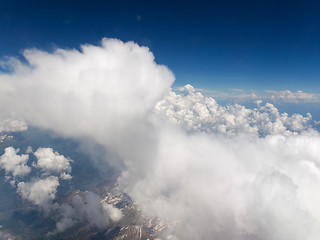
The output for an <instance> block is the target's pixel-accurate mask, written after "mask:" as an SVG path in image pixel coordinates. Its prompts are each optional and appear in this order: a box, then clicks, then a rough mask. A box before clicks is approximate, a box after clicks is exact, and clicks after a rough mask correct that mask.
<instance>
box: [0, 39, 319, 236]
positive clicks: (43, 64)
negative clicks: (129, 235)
mask: <svg viewBox="0 0 320 240" xmlns="http://www.w3.org/2000/svg"><path fill="white" fill-rule="evenodd" d="M24 56H25V58H26V61H27V64H24V63H21V62H18V61H12V63H11V64H12V68H13V72H12V73H9V74H2V75H0V89H1V97H0V98H1V100H2V101H5V102H7V103H8V104H7V105H5V106H1V107H0V110H1V111H2V112H3V114H7V115H8V116H11V115H10V114H11V112H12V111H14V112H15V116H17V117H19V118H22V119H25V120H26V121H27V122H28V124H30V125H34V126H37V127H40V128H47V129H48V128H49V129H51V130H53V131H55V132H56V133H58V134H60V135H62V136H67V137H77V138H81V139H88V140H89V141H90V142H91V141H94V142H96V143H98V144H102V145H103V146H104V147H105V148H106V150H107V151H106V152H108V153H109V155H107V156H106V160H107V161H112V162H113V163H115V164H118V165H119V168H120V170H121V176H120V177H119V180H118V181H119V182H118V183H119V184H120V187H121V188H122V189H123V191H125V192H126V193H127V194H129V195H130V197H131V198H132V199H133V200H134V201H135V202H136V203H137V204H138V205H139V207H140V208H141V209H142V210H143V211H144V212H145V214H147V215H151V216H158V217H160V218H161V219H163V220H164V221H166V222H167V223H169V224H170V226H171V230H172V231H171V232H170V233H168V234H169V235H170V234H172V235H174V236H175V238H176V239H236V240H241V239H262V240H277V239H292V240H295V239H296V240H300V239H307V240H313V239H315V240H316V239H318V236H319V234H320V232H319V229H320V210H319V207H318V202H319V200H320V195H319V194H318V186H319V184H320V182H319V181H320V168H319V166H320V158H319V156H320V152H319V150H318V149H319V148H318V146H319V144H320V136H319V133H318V132H317V131H315V130H312V129H310V121H311V115H307V116H302V115H300V114H295V115H292V116H289V115H288V114H286V113H279V111H278V109H277V108H276V107H275V106H274V105H272V104H270V103H266V104H264V105H263V104H262V103H261V102H260V101H258V102H257V107H256V108H254V109H248V108H246V107H244V106H241V105H238V104H236V105H230V106H227V107H223V106H220V105H218V104H217V102H216V101H215V100H214V99H212V98H209V97H204V96H203V95H202V94H201V93H199V92H197V91H195V90H194V88H193V87H192V86H190V85H187V86H185V87H183V88H182V89H181V91H182V93H181V94H176V93H174V92H172V91H171V90H170V87H171V84H172V82H173V80H174V77H173V74H172V73H171V72H170V71H169V70H168V69H167V68H166V67H164V66H160V65H157V64H156V63H155V62H154V57H153V55H152V53H151V52H150V51H149V50H148V49H147V48H145V47H139V46H138V45H137V44H134V43H132V42H129V43H123V42H121V41H119V40H114V39H104V40H103V41H102V44H101V46H92V45H84V46H82V48H81V51H78V50H63V49H57V50H56V51H55V52H53V53H48V52H43V51H39V50H35V49H33V50H27V51H25V52H24ZM16 153H17V152H15V154H16ZM35 154H37V155H38V156H37V155H36V156H37V157H38V162H37V163H36V164H35V166H37V167H38V169H39V170H41V171H44V173H46V174H47V175H46V174H44V175H42V176H41V178H40V179H34V180H33V181H31V182H28V183H22V182H20V183H18V192H19V193H20V194H21V196H22V197H24V198H26V199H29V200H30V201H33V202H34V203H35V204H38V205H42V204H43V203H48V202H49V205H50V206H56V205H54V204H53V203H52V201H53V200H54V196H55V191H56V189H57V187H58V182H57V180H58V179H59V178H61V177H62V176H60V175H59V174H61V173H65V174H68V173H69V172H70V171H69V166H70V165H68V164H69V161H68V159H66V158H62V157H61V155H59V154H58V153H54V152H53V150H52V149H51V150H48V149H40V150H39V149H38V150H37V151H36V152H35ZM20 158H21V157H20ZM39 159H41V161H39ZM53 159H54V160H53ZM53 162H54V163H61V164H52V163H53ZM21 164H23V161H21V160H19V161H17V164H15V166H18V165H21ZM3 166H5V165H3ZM3 168H5V167H3ZM8 169H9V168H8ZM8 172H12V170H10V171H9V170H8ZM50 174H51V176H49V175H50ZM54 174H55V175H54ZM44 183H45V184H48V186H49V188H46V189H47V190H46V191H40V190H38V191H35V190H34V189H35V188H34V186H39V188H37V189H41V186H42V184H44ZM31 193H32V194H31ZM42 196H44V197H42ZM53 208H54V207H53ZM58 209H60V210H61V211H60V210H59V211H58V212H59V213H60V215H59V217H57V220H58V221H57V231H63V230H64V229H65V227H66V226H67V227H70V226H73V224H75V223H76V222H77V221H81V219H82V221H88V222H90V223H92V224H93V225H95V226H97V227H99V226H100V222H102V223H103V224H102V225H101V226H104V223H107V222H108V221H110V219H111V220H112V219H114V220H116V219H118V218H119V216H120V215H121V213H119V212H117V209H112V210H110V206H108V205H107V206H105V205H104V204H102V203H101V201H99V199H98V197H97V196H95V195H93V194H91V193H86V194H85V195H82V196H81V195H79V196H78V197H75V198H74V199H73V202H72V204H70V205H61V206H60V205H59V206H58ZM97 209H98V210H97ZM75 212H76V213H75ZM89 213H90V214H92V215H90V214H89ZM90 216H95V217H94V219H95V220H96V219H100V220H101V221H99V223H95V220H93V219H92V218H91V217H90ZM106 216H108V217H106ZM112 216H113V217H112ZM165 237H166V236H165Z"/></svg>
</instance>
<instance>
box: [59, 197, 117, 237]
mask: <svg viewBox="0 0 320 240" xmlns="http://www.w3.org/2000/svg"><path fill="white" fill-rule="evenodd" d="M62 209H63V211H61V210H62ZM61 210H60V212H61V213H62V218H61V219H60V221H59V222H58V223H57V230H58V231H64V230H65V229H66V227H68V228H69V227H71V226H73V224H74V223H76V222H84V223H87V225H88V226H90V227H95V228H100V229H101V228H104V227H106V226H107V225H108V224H110V222H111V221H112V222H116V221H119V220H120V219H121V217H122V213H121V211H120V210H119V209H117V208H115V207H113V206H112V205H110V204H107V203H104V202H102V201H101V198H100V197H99V195H97V194H95V193H93V192H85V193H84V194H82V195H79V194H78V195H75V196H74V197H73V199H72V203H71V205H69V204H64V205H62V206H61ZM66 223H67V224H66Z"/></svg>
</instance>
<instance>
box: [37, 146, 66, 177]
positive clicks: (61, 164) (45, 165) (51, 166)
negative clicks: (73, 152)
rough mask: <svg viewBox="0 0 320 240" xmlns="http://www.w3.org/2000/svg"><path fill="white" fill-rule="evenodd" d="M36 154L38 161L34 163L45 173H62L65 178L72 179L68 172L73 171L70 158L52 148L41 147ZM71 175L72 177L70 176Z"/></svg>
mask: <svg viewBox="0 0 320 240" xmlns="http://www.w3.org/2000/svg"><path fill="white" fill-rule="evenodd" d="M34 155H35V156H36V157H37V159H38V161H37V163H36V164H34V166H35V167H38V168H40V169H41V170H42V171H43V172H45V173H47V174H48V173H61V176H62V178H63V179H71V176H70V175H68V174H67V172H71V166H70V161H71V160H70V159H68V158H65V157H64V156H63V155H60V154H59V153H58V152H53V149H52V148H39V149H38V150H37V151H36V152H35V153H34ZM69 176H70V177H69Z"/></svg>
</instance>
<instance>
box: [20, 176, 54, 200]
mask: <svg viewBox="0 0 320 240" xmlns="http://www.w3.org/2000/svg"><path fill="white" fill-rule="evenodd" d="M58 186H59V179H58V178H57V177H55V176H50V177H47V178H45V179H36V180H33V181H32V182H19V183H18V185H17V192H18V193H19V194H20V195H21V196H22V197H23V198H24V199H27V200H29V201H30V202H32V203H34V204H36V205H39V206H48V204H50V203H51V201H52V200H53V199H55V197H56V193H57V187H58Z"/></svg>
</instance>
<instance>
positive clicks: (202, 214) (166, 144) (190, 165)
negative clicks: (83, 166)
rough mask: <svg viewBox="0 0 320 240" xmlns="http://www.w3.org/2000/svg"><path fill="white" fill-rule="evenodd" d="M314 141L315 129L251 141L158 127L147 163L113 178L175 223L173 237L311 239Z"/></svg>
mask: <svg viewBox="0 0 320 240" xmlns="http://www.w3.org/2000/svg"><path fill="white" fill-rule="evenodd" d="M319 144H320V136H319V134H318V133H316V132H312V133H308V134H307V133H305V134H302V135H296V136H288V137H285V136H283V135H270V136H268V137H266V138H260V139H259V138H247V137H244V136H238V137H225V136H216V135H207V134H203V133H194V134H186V133H184V132H183V131H181V130H180V131H178V130H176V129H174V128H169V129H162V131H161V136H160V137H159V148H158V153H157V154H156V155H155V159H154V161H153V164H152V167H150V165H148V166H149V168H147V169H134V168H129V170H128V171H127V172H124V173H123V175H122V179H121V183H122V184H123V186H125V189H126V191H127V192H128V193H129V194H130V196H131V197H132V198H133V199H134V201H136V202H137V203H138V204H139V206H140V207H141V208H142V209H143V210H144V211H145V212H146V213H148V214H151V215H155V216H158V217H160V218H161V219H164V220H166V221H167V222H168V223H172V222H173V223H175V224H176V228H174V230H173V234H174V235H176V236H177V237H178V238H179V239H199V238H200V239H211V237H212V236H214V237H215V239H269V240H270V239H271V240H275V239H287V238H290V239H296V240H299V239H302V238H303V239H317V238H318V236H319V234H320V230H319V229H320V228H319V227H320V211H319V208H318V201H319V198H320V194H318V191H317V188H318V186H319V184H320V179H319V176H318V171H315V169H314V168H316V169H319V166H320V157H319V156H320V150H319V148H318V147H317V146H318V145H319ZM305 162H308V163H310V165H311V166H312V167H311V168H310V167H309V166H306V164H305ZM130 164H134V163H133V162H129V163H128V165H130ZM302 166H304V167H302Z"/></svg>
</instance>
